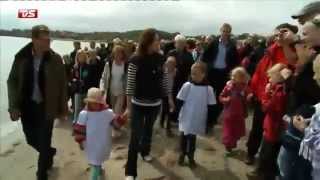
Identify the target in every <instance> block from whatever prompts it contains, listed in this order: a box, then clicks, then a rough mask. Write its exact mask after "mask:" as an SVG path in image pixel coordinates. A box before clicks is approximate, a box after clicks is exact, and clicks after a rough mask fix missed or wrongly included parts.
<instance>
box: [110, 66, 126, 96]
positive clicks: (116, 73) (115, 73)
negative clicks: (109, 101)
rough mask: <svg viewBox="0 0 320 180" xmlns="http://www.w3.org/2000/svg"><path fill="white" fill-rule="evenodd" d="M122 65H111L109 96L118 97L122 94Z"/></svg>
mask: <svg viewBox="0 0 320 180" xmlns="http://www.w3.org/2000/svg"><path fill="white" fill-rule="evenodd" d="M124 73H125V72H124V64H121V65H117V64H116V63H115V62H113V64H112V70H111V77H112V78H111V86H110V87H111V95H113V96H119V95H122V94H124V91H125V89H124V86H123V81H124V79H123V76H124Z"/></svg>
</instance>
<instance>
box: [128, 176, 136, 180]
mask: <svg viewBox="0 0 320 180" xmlns="http://www.w3.org/2000/svg"><path fill="white" fill-rule="evenodd" d="M126 180H135V178H134V177H133V176H126Z"/></svg>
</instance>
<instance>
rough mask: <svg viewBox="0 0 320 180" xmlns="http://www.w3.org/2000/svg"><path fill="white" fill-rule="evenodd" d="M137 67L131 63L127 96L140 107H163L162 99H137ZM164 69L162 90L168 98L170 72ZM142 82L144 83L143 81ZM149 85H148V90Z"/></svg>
mask: <svg viewBox="0 0 320 180" xmlns="http://www.w3.org/2000/svg"><path fill="white" fill-rule="evenodd" d="M137 69H138V67H137V65H136V64H135V63H132V62H130V63H129V67H128V80H127V90H126V91H127V92H126V94H127V95H128V96H133V98H132V103H133V104H136V105H140V106H159V105H161V98H159V99H156V100H148V99H138V98H136V97H135V91H136V82H137V79H136V74H137ZM162 69H163V74H162V75H163V77H162V81H161V84H160V87H161V89H162V93H163V94H162V95H163V96H164V97H166V96H168V95H169V93H171V92H170V89H169V87H168V72H167V71H166V70H165V69H164V68H162ZM140 81H143V79H141V80H140ZM147 86H148V84H146V89H148V87H147Z"/></svg>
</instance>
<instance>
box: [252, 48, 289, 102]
mask: <svg viewBox="0 0 320 180" xmlns="http://www.w3.org/2000/svg"><path fill="white" fill-rule="evenodd" d="M277 63H283V64H288V60H287V59H286V57H285V55H284V52H283V49H282V47H280V46H279V45H278V44H277V43H274V44H272V45H271V46H270V47H269V48H268V49H267V50H266V52H265V55H264V56H263V58H262V59H261V60H260V62H259V64H258V65H257V68H256V71H255V73H254V74H253V76H252V79H251V84H250V87H251V89H252V91H253V93H254V95H255V96H256V97H257V98H258V99H259V101H260V102H261V101H262V96H263V93H264V91H265V87H266V85H267V83H268V77H267V71H268V69H269V68H271V67H272V66H273V65H275V64H277Z"/></svg>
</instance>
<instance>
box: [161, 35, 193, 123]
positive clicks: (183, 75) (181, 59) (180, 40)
mask: <svg viewBox="0 0 320 180" xmlns="http://www.w3.org/2000/svg"><path fill="white" fill-rule="evenodd" d="M186 43H187V39H186V38H185V36H183V35H181V34H178V35H177V36H176V37H175V38H174V46H175V49H173V50H171V51H169V53H168V54H167V57H168V58H169V57H170V56H172V57H174V58H175V59H176V67H177V73H176V76H175V79H174V85H173V90H172V93H173V97H174V98H175V97H176V96H177V94H178V92H179V90H180V89H181V87H182V85H183V84H184V83H185V82H186V81H188V78H189V76H190V73H191V66H192V64H193V63H194V61H193V57H192V54H191V53H189V52H188V51H187V47H186V46H187V44H186ZM178 113H179V112H175V113H172V116H171V118H170V119H172V120H174V121H177V118H178Z"/></svg>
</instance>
